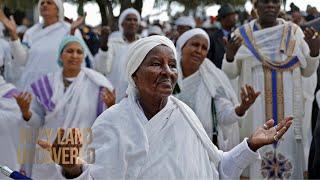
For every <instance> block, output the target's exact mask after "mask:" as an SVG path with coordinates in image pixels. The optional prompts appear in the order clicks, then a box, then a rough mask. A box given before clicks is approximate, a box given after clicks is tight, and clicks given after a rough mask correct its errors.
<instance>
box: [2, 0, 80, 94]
mask: <svg viewBox="0 0 320 180" xmlns="http://www.w3.org/2000/svg"><path fill="white" fill-rule="evenodd" d="M38 9H39V12H40V15H41V17H42V18H43V22H39V23H36V24H35V25H34V26H32V27H31V28H30V29H28V30H27V31H26V33H25V34H24V37H23V40H22V42H20V39H19V37H18V35H17V32H16V31H17V27H16V25H15V22H14V20H13V18H12V17H11V20H9V19H8V18H7V17H5V15H4V14H3V12H2V10H0V21H2V22H3V24H4V25H5V27H6V28H7V29H8V30H9V34H10V37H11V42H10V46H11V51H12V55H13V60H14V61H16V62H17V64H19V65H21V66H25V68H24V70H23V72H22V76H21V78H20V80H19V83H18V84H17V87H18V88H20V89H22V88H25V87H27V86H29V85H30V84H31V83H32V82H33V81H35V80H36V79H38V78H39V77H41V76H42V75H45V74H47V73H50V72H56V71H57V70H59V69H60V67H59V66H58V65H57V63H56V59H57V58H58V56H57V49H58V47H59V44H60V42H61V40H62V39H63V37H64V36H66V35H68V34H69V33H70V29H71V26H70V24H68V23H67V22H65V21H63V18H64V9H63V2H62V0H40V1H39V3H38ZM76 35H77V36H78V37H81V34H80V32H79V31H76Z"/></svg>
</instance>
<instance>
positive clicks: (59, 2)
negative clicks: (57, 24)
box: [38, 0, 64, 21]
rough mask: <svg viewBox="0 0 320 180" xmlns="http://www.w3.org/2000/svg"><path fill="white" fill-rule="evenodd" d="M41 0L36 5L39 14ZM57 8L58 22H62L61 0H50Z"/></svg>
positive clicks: (62, 9)
mask: <svg viewBox="0 0 320 180" xmlns="http://www.w3.org/2000/svg"><path fill="white" fill-rule="evenodd" d="M42 1H43V0H40V1H39V3H38V10H39V12H40V4H41V2H42ZM52 1H53V2H54V3H55V4H56V5H57V7H58V16H59V20H60V21H62V20H63V18H64V8H63V2H62V0H52Z"/></svg>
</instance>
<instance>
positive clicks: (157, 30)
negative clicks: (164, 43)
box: [148, 25, 163, 36]
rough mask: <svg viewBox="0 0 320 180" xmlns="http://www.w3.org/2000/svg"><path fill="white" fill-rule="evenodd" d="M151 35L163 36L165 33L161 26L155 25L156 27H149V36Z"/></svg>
mask: <svg viewBox="0 0 320 180" xmlns="http://www.w3.org/2000/svg"><path fill="white" fill-rule="evenodd" d="M150 34H153V35H162V34H163V32H162V29H161V28H160V27H159V26H157V25H154V26H149V28H148V35H149V36H150Z"/></svg>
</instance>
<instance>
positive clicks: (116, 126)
mask: <svg viewBox="0 0 320 180" xmlns="http://www.w3.org/2000/svg"><path fill="white" fill-rule="evenodd" d="M126 58H127V60H128V61H127V62H128V64H127V71H126V75H127V78H128V80H129V87H128V90H127V92H128V97H127V98H124V99H123V100H122V101H121V102H120V103H119V104H116V105H114V106H113V107H111V108H110V109H109V110H107V111H105V112H104V113H103V114H102V115H101V116H100V117H99V118H98V119H97V121H96V122H95V124H94V125H93V127H92V130H93V141H92V146H91V147H92V148H93V149H95V156H96V157H95V160H96V161H95V163H93V164H85V165H81V164H75V163H73V164H67V163H62V161H61V159H58V160H57V161H56V162H57V163H59V164H61V165H62V166H57V173H56V176H51V177H50V178H57V179H62V178H64V177H67V178H76V177H77V178H78V179H218V178H228V179H233V178H239V176H240V173H241V171H242V169H243V168H245V167H246V166H247V165H248V164H250V163H252V162H254V161H255V160H257V159H258V158H259V154H258V153H256V152H254V151H256V150H257V149H258V148H260V147H261V146H263V145H265V144H270V143H272V142H275V140H276V139H278V138H281V137H282V135H283V134H284V133H285V132H286V130H287V129H288V128H289V127H290V125H291V123H292V118H286V122H285V123H283V124H281V125H279V126H278V127H277V128H271V127H272V126H273V120H270V121H268V122H266V124H265V125H264V127H260V128H259V129H258V130H257V131H256V132H255V133H254V134H253V135H252V136H251V137H250V138H249V139H245V140H244V141H243V142H242V143H240V144H239V145H238V146H236V147H235V148H234V149H232V150H231V151H229V152H225V153H224V152H222V151H219V150H218V149H217V147H216V146H214V145H213V144H212V142H211V141H210V139H209V138H208V136H207V135H206V132H205V131H204V129H203V127H202V126H201V123H200V121H199V119H198V118H197V117H196V115H195V114H194V113H193V111H192V110H191V109H190V108H189V107H188V106H187V105H185V104H184V103H183V102H181V101H180V100H178V99H176V98H174V97H173V96H171V93H172V91H173V88H174V86H175V83H176V81H177V76H178V74H177V69H176V58H177V56H176V51H175V47H174V45H173V43H172V41H170V40H169V39H168V38H166V37H164V36H150V37H146V38H143V39H141V40H138V41H137V42H136V43H134V44H133V45H132V46H131V47H130V48H129V50H128V54H127V56H126ZM58 134H59V136H58V137H57V139H56V141H55V143H54V144H53V145H50V144H47V145H44V144H42V147H45V148H47V149H49V150H50V149H54V148H56V147H58V146H59V144H60V143H59V141H60V140H61V138H62V136H61V135H62V133H61V131H60V133H58ZM75 134H76V133H73V134H72V133H71V134H69V135H67V137H69V136H74V135H75ZM77 144H79V145H80V144H81V140H77ZM74 158H75V157H74ZM61 167H62V169H61ZM61 170H62V174H63V175H62V174H61Z"/></svg>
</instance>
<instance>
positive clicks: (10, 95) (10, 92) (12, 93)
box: [2, 88, 19, 98]
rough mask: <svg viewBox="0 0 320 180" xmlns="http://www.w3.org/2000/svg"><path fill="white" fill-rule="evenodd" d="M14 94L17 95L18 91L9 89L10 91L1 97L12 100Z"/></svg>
mask: <svg viewBox="0 0 320 180" xmlns="http://www.w3.org/2000/svg"><path fill="white" fill-rule="evenodd" d="M15 94H17V95H18V94H19V91H18V90H17V89H15V88H14V89H11V90H10V91H8V92H7V93H6V94H5V95H4V96H2V97H4V98H12V97H13V95H15Z"/></svg>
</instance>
